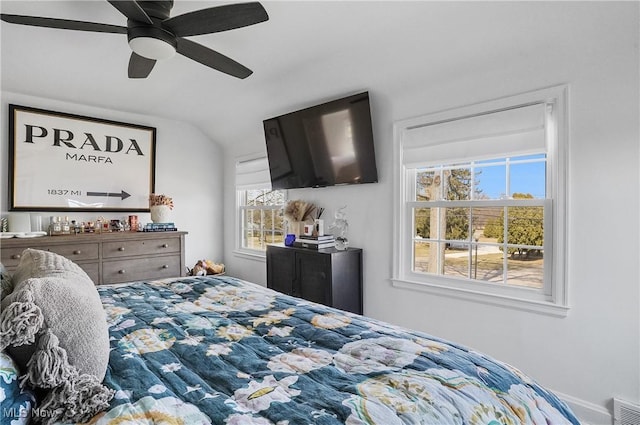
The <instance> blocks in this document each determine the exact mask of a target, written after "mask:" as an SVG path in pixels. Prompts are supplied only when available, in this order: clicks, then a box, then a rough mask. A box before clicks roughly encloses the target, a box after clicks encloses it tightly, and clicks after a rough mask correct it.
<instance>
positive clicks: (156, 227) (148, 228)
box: [142, 223, 178, 232]
mask: <svg viewBox="0 0 640 425" xmlns="http://www.w3.org/2000/svg"><path fill="white" fill-rule="evenodd" d="M176 230H178V228H177V227H176V225H175V224H174V223H147V224H145V225H144V227H143V228H142V231H143V232H171V231H174V232H175V231H176Z"/></svg>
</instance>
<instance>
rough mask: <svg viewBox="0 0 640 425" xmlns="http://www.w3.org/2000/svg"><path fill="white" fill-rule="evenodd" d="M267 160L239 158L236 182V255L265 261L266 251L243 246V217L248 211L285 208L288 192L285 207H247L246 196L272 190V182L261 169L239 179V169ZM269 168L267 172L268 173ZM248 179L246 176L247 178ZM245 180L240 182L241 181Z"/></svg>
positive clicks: (285, 197) (285, 193) (261, 158)
mask: <svg viewBox="0 0 640 425" xmlns="http://www.w3.org/2000/svg"><path fill="white" fill-rule="evenodd" d="M265 160H266V158H265V157H264V156H259V155H258V156H256V155H252V156H247V157H242V158H238V159H237V160H236V175H235V178H236V182H235V193H236V207H235V210H236V220H235V222H236V223H235V234H236V238H235V239H236V240H235V253H236V254H239V255H241V256H245V257H248V258H256V259H264V258H265V257H266V249H252V248H247V247H244V246H243V240H244V231H245V229H244V227H243V225H244V220H243V216H244V213H245V211H246V210H256V209H259V210H265V211H274V210H280V209H283V208H284V204H285V203H286V200H287V192H286V191H284V198H283V199H284V202H283V205H280V206H278V205H261V206H254V205H251V206H248V205H246V194H247V191H248V190H252V189H256V190H271V182H270V181H269V179H268V174H266V175H265V170H263V169H260V170H257V171H256V172H255V173H254V175H253V176H250V177H249V178H248V179H246V178H239V176H238V173H237V169H238V166H239V165H240V164H246V163H251V162H259V161H265ZM268 171H269V170H268V168H267V169H266V172H267V173H268ZM245 177H246V176H245ZM241 179H242V180H243V181H242V182H240V181H239V180H241Z"/></svg>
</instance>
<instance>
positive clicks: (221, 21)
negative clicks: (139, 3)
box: [162, 2, 269, 37]
mask: <svg viewBox="0 0 640 425" xmlns="http://www.w3.org/2000/svg"><path fill="white" fill-rule="evenodd" d="M268 19H269V15H267V11H266V10H264V7H262V5H261V4H260V3H258V2H253V3H238V4H227V5H224V6H217V7H210V8H208V9H202V10H197V11H195V12H189V13H185V14H184V15H179V16H175V17H173V18H169V19H167V20H165V21H163V22H162V25H163V26H164V27H165V28H167V29H169V30H171V32H172V33H174V34H175V35H176V36H177V37H186V36H190V35H201V34H210V33H214V32H220V31H227V30H232V29H235V28H242V27H246V26H249V25H253V24H257V23H260V22H264V21H266V20H268Z"/></svg>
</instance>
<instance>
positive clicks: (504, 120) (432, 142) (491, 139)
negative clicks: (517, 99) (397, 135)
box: [402, 103, 546, 168]
mask: <svg viewBox="0 0 640 425" xmlns="http://www.w3.org/2000/svg"><path fill="white" fill-rule="evenodd" d="M545 115H546V105H545V104H544V103H537V104H533V105H527V106H521V107H517V108H512V109H505V110H500V111H493V112H490V113H485V114H479V115H474V116H469V117H464V118H457V119H453V120H445V121H440V122H433V123H425V124H422V125H416V126H413V127H409V128H406V129H405V130H403V134H402V163H403V165H405V166H406V167H407V168H415V167H422V166H431V165H438V164H446V163H455V162H458V161H468V160H469V159H475V160H482V159H491V158H499V157H505V156H515V155H527V154H533V153H540V152H545V148H546V146H545V145H546V137H545V136H546V135H545V121H546V120H545Z"/></svg>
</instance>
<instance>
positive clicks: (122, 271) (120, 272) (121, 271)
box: [118, 269, 127, 274]
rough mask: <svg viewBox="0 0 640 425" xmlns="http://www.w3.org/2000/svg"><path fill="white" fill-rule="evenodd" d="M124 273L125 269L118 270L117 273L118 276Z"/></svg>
mask: <svg viewBox="0 0 640 425" xmlns="http://www.w3.org/2000/svg"><path fill="white" fill-rule="evenodd" d="M126 272H127V271H126V270H125V269H122V270H118V273H119V274H125V273H126Z"/></svg>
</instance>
